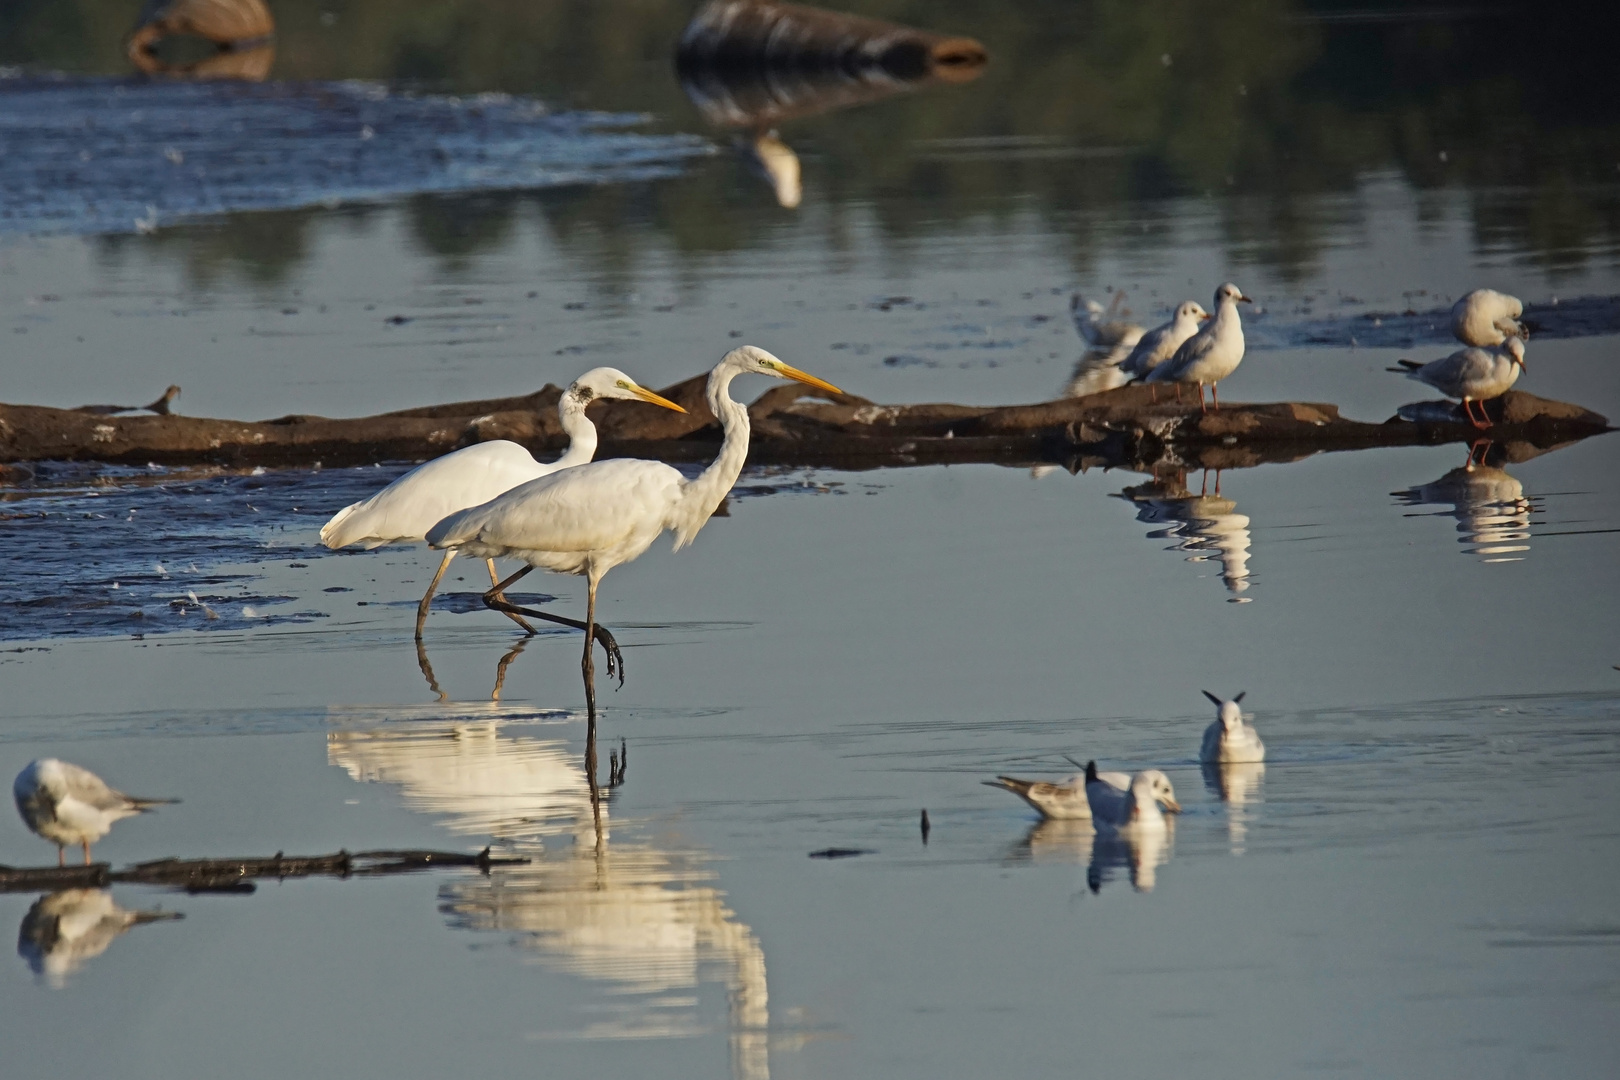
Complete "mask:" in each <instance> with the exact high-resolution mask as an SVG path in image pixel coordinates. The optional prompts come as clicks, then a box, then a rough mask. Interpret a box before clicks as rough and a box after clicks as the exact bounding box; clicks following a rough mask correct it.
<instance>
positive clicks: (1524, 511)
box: [1390, 444, 1535, 563]
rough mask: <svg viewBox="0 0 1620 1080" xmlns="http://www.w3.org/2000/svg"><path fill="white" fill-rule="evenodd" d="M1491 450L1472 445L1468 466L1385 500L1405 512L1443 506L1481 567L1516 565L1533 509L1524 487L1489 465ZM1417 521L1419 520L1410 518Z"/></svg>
mask: <svg viewBox="0 0 1620 1080" xmlns="http://www.w3.org/2000/svg"><path fill="white" fill-rule="evenodd" d="M1488 460H1491V456H1490V445H1489V444H1481V445H1476V446H1475V447H1474V448H1472V449H1471V450H1470V451H1469V455H1468V463H1467V464H1466V465H1463V466H1461V467H1459V468H1456V469H1452V470H1451V471H1450V472H1448V473H1446V474H1445V475H1444V476H1442V477H1440V478H1439V479H1438V480H1433V481H1431V482H1429V483H1427V484H1422V485H1420V486H1418V487H1415V488H1409V489H1407V490H1406V491H1395V492H1391V493H1390V494H1391V495H1392V496H1394V497H1395V498H1396V499H1399V500H1400V502H1401V504H1402V505H1404V506H1424V505H1433V506H1445V505H1448V504H1449V505H1450V506H1451V509H1450V510H1447V511H1441V513H1443V514H1447V515H1449V516H1451V517H1454V518H1456V519H1457V532H1458V533H1459V534H1461V535H1459V536H1458V538H1457V542H1458V543H1459V544H1463V545H1465V547H1464V552H1465V554H1469V555H1478V556H1479V557H1480V561H1481V562H1487V563H1501V562H1518V561H1520V560H1522V559H1524V558H1525V553H1526V552H1528V551H1529V550H1530V515H1531V513H1532V512H1533V511H1534V509H1535V506H1534V503H1533V502H1532V501H1531V500H1530V499H1528V498H1526V497H1525V494H1524V485H1523V484H1521V483H1519V481H1518V480H1516V479H1515V478H1514V477H1512V476H1510V475H1508V473H1507V472H1506V471H1505V470H1503V469H1501V468H1498V467H1496V466H1494V465H1489V464H1486V462H1487V461H1488ZM1412 516H1418V515H1412Z"/></svg>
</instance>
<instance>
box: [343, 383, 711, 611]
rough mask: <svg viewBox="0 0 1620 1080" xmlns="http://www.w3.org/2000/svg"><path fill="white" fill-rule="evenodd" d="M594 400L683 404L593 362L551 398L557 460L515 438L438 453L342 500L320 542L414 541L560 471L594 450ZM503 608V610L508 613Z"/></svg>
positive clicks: (493, 579)
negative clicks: (558, 426)
mask: <svg viewBox="0 0 1620 1080" xmlns="http://www.w3.org/2000/svg"><path fill="white" fill-rule="evenodd" d="M597 398H624V399H638V400H641V401H649V402H652V403H653V404H654V405H662V406H663V407H664V408H666V409H674V410H675V411H676V412H685V411H686V410H685V409H683V408H681V407H680V406H679V405H677V404H675V403H674V402H673V401H670V400H669V399H668V398H663V397H660V396H658V395H657V394H655V393H653V392H652V391H651V390H648V389H646V388H645V387H642V386H638V385H637V384H636V381H635V380H634V379H632V378H631V377H630V376H628V375H626V374H625V373H624V372H622V371H620V370H619V369H618V368H610V367H599V368H592V369H591V370H590V371H587V372H586V373H585V374H583V375H581V376H580V377H579V378H577V379H575V380H574V381H573V382H572V383H570V384H569V386H568V389H566V390H564V391H563V394H562V397H561V398H559V399H558V401H557V415H558V417H559V418H560V419H561V421H562V429H563V431H564V432H566V433H567V435H568V450H567V452H566V453H564V454H563V456H562V457H560V458H558V459H557V460H556V461H550V462H540V461H536V460H534V456H533V455H532V454H530V453H529V452H528V451H527V450H525V449H524V448H523V447H521V446H519V445H518V444H517V443H515V442H510V441H508V440H506V439H494V440H491V441H490V442H483V443H479V444H477V445H476V446H468V447H464V448H462V449H460V450H456V451H454V452H453V453H449V454H446V455H444V456H443V457H439V458H434V459H433V460H432V461H429V462H427V463H426V464H424V465H418V466H417V467H416V468H414V469H412V470H411V471H410V472H408V473H406V474H405V475H404V476H401V477H400V478H399V479H397V480H395V481H394V482H393V483H392V484H389V485H388V486H387V487H385V488H383V489H382V490H381V491H379V492H377V494H375V495H373V496H372V497H371V498H369V499H366V500H364V501H362V502H357V503H354V504H353V505H351V506H345V507H344V508H343V509H342V510H339V511H338V512H337V513H336V514H333V515H332V520H331V521H328V522H327V523H326V524H325V525H323V526H321V543H323V544H325V545H326V546H327V547H329V548H332V549H334V550H336V549H337V548H341V547H347V546H349V545H350V544H364V545H365V546H366V548H368V549H370V548H375V547H381V546H382V545H384V544H395V543H399V542H401V541H406V540H421V539H422V538H423V537H425V536H426V535H427V531H428V530H429V529H431V528H432V527H433V525H434V523H436V522H438V521H439V520H441V519H442V518H444V517H445V515H447V514H453V513H455V512H456V511H457V510H461V509H464V508H466V507H469V506H477V505H478V504H480V503H483V502H487V501H488V500H490V499H493V498H494V497H495V496H497V495H499V494H500V493H501V492H503V491H510V490H511V489H512V488H515V487H517V486H518V485H519V484H522V483H525V482H527V481H529V480H534V479H537V478H539V477H542V476H549V475H550V474H552V473H554V472H557V471H559V470H561V469H570V468H573V467H574V466H576V465H583V464H585V463H586V462H588V461H590V460H591V458H592V457H594V456H596V425H595V424H593V423H591V421H590V419H589V418H588V417H587V416H586V415H585V408H586V406H588V405H589V404H590V403H591V402H592V401H595V400H596V399H597ZM455 557H456V553H455V550H454V548H453V547H451V549H450V550H448V551H446V552H445V553H444V559H443V561H441V562H440V563H439V569H438V572H437V573H435V574H434V575H433V581H432V583H431V584H429V585H428V589H427V592H426V593H424V594H423V596H422V602H421V603H420V604H419V605H417V608H416V636H417V637H418V638H420V637H421V636H422V624H423V623H424V622H425V621H426V620H427V615H428V607H429V605H430V604H431V603H432V601H433V593H434V592H435V591H436V590H437V589H438V587H439V581H440V579H442V578H443V577H444V571H445V568H446V567H448V566H449V565H450V560H451V559H453V558H455ZM485 561H486V562H487V564H488V566H489V581H490V584H491V585H494V584H496V583H497V582H499V581H500V575H499V574H497V573H496V572H495V560H494V559H487V560H485ZM508 614H510V613H508ZM512 619H513V621H515V622H517V623H518V625H520V626H522V627H523V628H524V629H525V630H528V631H529V632H530V633H533V632H534V631H533V629H531V628H530V626H529V624H528V623H525V622H524V621H523V620H522V619H521V618H520V617H518V616H516V615H513V616H512Z"/></svg>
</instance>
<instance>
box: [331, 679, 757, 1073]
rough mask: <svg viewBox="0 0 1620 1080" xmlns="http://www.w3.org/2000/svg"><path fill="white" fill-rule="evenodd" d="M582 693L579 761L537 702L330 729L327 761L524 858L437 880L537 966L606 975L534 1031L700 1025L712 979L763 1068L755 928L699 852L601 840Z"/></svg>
mask: <svg viewBox="0 0 1620 1080" xmlns="http://www.w3.org/2000/svg"><path fill="white" fill-rule="evenodd" d="M509 658H510V654H509V656H508V658H507V659H506V662H510V659H509ZM593 690H594V688H593V687H592V686H591V685H590V684H589V683H587V684H586V691H587V693H586V700H587V712H586V714H585V715H584V717H583V718H584V719H586V721H587V732H586V753H585V755H584V761H583V767H582V761H581V755H580V754H579V752H578V747H577V745H575V746H573V747H571V746H570V745H569V743H568V742H567V741H565V740H563V739H561V738H553V737H547V736H545V735H543V734H537V733H534V732H533V731H532V727H533V726H534V724H535V714H534V713H533V712H532V711H531V712H528V713H525V712H522V711H520V710H517V709H515V708H513V707H510V706H499V705H495V704H482V705H475V706H453V708H454V709H456V710H462V709H466V710H469V711H468V713H467V715H464V716H460V717H457V718H455V719H448V720H445V719H437V720H421V721H406V722H403V723H401V722H395V723H389V724H383V725H379V726H375V727H372V728H369V729H367V730H340V731H333V732H331V733H329V734H328V741H327V756H328V760H329V761H330V762H331V763H332V764H334V765H337V766H340V767H341V768H343V769H344V770H345V771H347V772H348V774H349V775H350V776H351V777H353V778H354V779H355V780H356V781H359V782H362V783H385V784H390V785H393V786H395V787H397V788H398V789H399V790H400V793H401V796H402V798H403V799H404V802H405V804H406V805H407V806H409V807H410V808H411V809H413V810H416V811H418V812H421V813H426V814H431V815H433V816H435V817H436V818H438V819H439V820H440V821H441V822H442V823H443V825H444V826H445V827H446V828H447V829H449V830H450V831H451V832H454V833H457V834H459V835H466V836H477V837H480V838H489V839H493V840H495V841H498V842H500V843H502V844H503V845H505V846H506V847H507V848H508V849H509V850H510V851H511V852H513V853H515V854H522V855H526V856H529V857H530V859H531V861H530V862H529V863H527V864H524V865H519V866H504V867H497V868H494V869H492V870H491V871H490V873H488V874H487V875H483V876H477V877H468V878H465V879H462V880H459V881H457V882H455V883H453V884H449V885H446V886H445V887H444V888H443V890H442V891H441V893H440V901H441V903H440V907H441V910H442V911H443V912H444V913H445V914H446V916H447V918H448V920H449V922H450V924H451V925H452V926H454V927H457V928H460V929H466V930H475V931H496V932H499V933H500V934H502V935H503V936H504V937H505V938H506V939H507V940H509V941H511V942H513V943H514V944H515V945H516V946H517V947H518V948H520V949H522V950H523V951H524V952H525V953H528V954H529V955H531V956H532V957H533V959H534V960H535V961H536V962H538V963H539V964H540V965H541V966H543V967H546V968H548V969H550V970H553V971H558V972H564V973H568V974H570V975H576V976H580V977H582V978H585V979H589V980H592V981H593V982H597V983H600V984H602V988H603V991H604V996H606V997H607V998H608V1000H609V1001H610V1002H611V1004H610V1006H608V1007H607V1008H606V1011H600V1010H593V1019H592V1020H591V1021H590V1022H588V1023H586V1024H585V1025H584V1026H583V1027H580V1028H575V1029H568V1030H563V1031H554V1032H541V1033H540V1037H543V1038H552V1037H554V1038H585V1039H614V1038H654V1037H658V1038H665V1037H680V1036H693V1035H700V1034H705V1033H707V1031H708V1030H709V1026H708V1025H707V1024H705V1022H704V1021H703V1019H702V1017H701V1014H700V1011H699V1006H700V993H699V991H700V990H701V989H702V987H704V986H705V985H719V986H722V987H724V989H725V991H726V993H727V997H728V1002H729V1030H730V1043H731V1056H732V1068H733V1073H734V1075H735V1076H737V1077H744V1078H749V1080H755V1078H760V1080H763V1078H765V1077H768V1076H769V1075H770V1067H769V1065H770V1063H769V1044H768V1028H769V1020H770V1016H769V995H768V992H767V982H766V972H765V954H764V951H763V949H762V948H761V946H760V942H759V939H758V937H757V936H756V935H755V934H754V932H753V931H752V930H751V929H750V928H749V927H748V926H747V925H746V924H744V923H742V922H741V921H739V920H738V918H737V916H736V914H735V913H734V912H733V911H732V910H731V909H730V908H729V907H727V906H726V903H725V894H724V893H723V892H722V891H721V890H720V889H719V888H717V887H716V885H715V883H714V882H715V874H714V873H713V871H712V870H710V869H709V868H708V865H707V859H706V857H705V856H704V855H703V854H702V853H700V852H695V851H690V850H685V849H681V848H671V847H670V846H669V845H667V844H658V843H654V842H651V841H647V840H644V839H641V838H639V837H632V838H617V839H613V840H612V842H611V843H610V836H609V831H608V808H609V804H610V801H611V799H612V798H613V796H614V794H615V792H614V790H613V789H612V787H604V786H602V785H600V784H598V783H597V782H596V779H595V775H594V774H595V771H596V754H595V710H594V693H593ZM435 709H436V711H440V712H442V711H443V709H442V708H441V707H438V706H435ZM478 710H481V711H482V712H483V714H484V715H483V716H482V717H480V715H479V712H478ZM361 715H364V714H363V713H362V714H361ZM564 715H572V718H574V719H579V718H581V717H580V716H578V715H577V714H564ZM520 728H522V729H531V730H519V729H520ZM618 764H619V765H620V766H622V762H620V763H618ZM610 771H614V772H617V770H616V769H615V770H610ZM619 775H620V776H622V773H620V774H619ZM622 830H623V827H622V826H621V831H622Z"/></svg>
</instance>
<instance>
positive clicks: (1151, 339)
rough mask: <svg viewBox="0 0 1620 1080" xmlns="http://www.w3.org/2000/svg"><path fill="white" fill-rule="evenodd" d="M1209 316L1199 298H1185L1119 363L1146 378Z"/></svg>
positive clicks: (1122, 368) (1133, 375) (1132, 375)
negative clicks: (1164, 320) (1169, 315)
mask: <svg viewBox="0 0 1620 1080" xmlns="http://www.w3.org/2000/svg"><path fill="white" fill-rule="evenodd" d="M1208 318H1209V312H1207V311H1205V310H1204V305H1203V304H1200V303H1199V302H1198V301H1196V300H1184V301H1182V303H1181V305H1180V306H1179V307H1177V308H1176V313H1175V315H1174V316H1172V317H1171V319H1170V321H1169V322H1167V323H1165V324H1164V325H1163V326H1156V327H1154V328H1153V329H1152V330H1149V331H1148V332H1147V333H1145V334H1143V335H1142V340H1141V341H1138V342H1137V343H1136V347H1135V348H1134V349H1132V350H1131V354H1130V355H1129V356H1127V357H1126V358H1125V359H1124V361H1123V362H1122V363H1121V364H1120V365H1119V370H1120V371H1122V372H1124V373H1125V374H1126V375H1127V376H1129V377H1130V378H1132V379H1146V378H1147V377H1148V375H1149V374H1150V373H1151V372H1152V371H1153V370H1154V369H1156V368H1157V367H1158V366H1159V365H1160V364H1163V363H1164V362H1165V361H1166V360H1169V359H1170V358H1171V357H1173V356H1175V355H1176V351H1177V350H1178V349H1180V348H1181V346H1182V345H1183V344H1184V343H1186V341H1187V340H1188V339H1189V338H1191V337H1192V336H1193V335H1194V334H1196V333H1198V324H1199V323H1201V322H1203V321H1204V320H1205V319H1208ZM1157 393H1158V388H1157V387H1154V394H1155V397H1154V400H1155V401H1157V400H1158V397H1157Z"/></svg>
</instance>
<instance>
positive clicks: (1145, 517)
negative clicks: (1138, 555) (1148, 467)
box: [1118, 473, 1252, 604]
mask: <svg viewBox="0 0 1620 1080" xmlns="http://www.w3.org/2000/svg"><path fill="white" fill-rule="evenodd" d="M1205 490H1207V489H1200V492H1199V494H1197V495H1194V494H1193V493H1192V492H1191V491H1189V490H1188V489H1187V487H1186V479H1185V476H1184V475H1178V476H1176V477H1174V478H1172V479H1169V480H1158V479H1155V480H1152V481H1150V482H1148V483H1146V484H1139V485H1137V486H1136V487H1128V488H1126V489H1125V490H1124V491H1122V492H1120V493H1119V495H1118V497H1119V498H1122V499H1127V500H1129V501H1130V502H1133V503H1135V504H1136V520H1138V521H1145V522H1148V523H1149V524H1154V525H1163V526H1165V527H1164V528H1161V529H1154V530H1153V531H1151V532H1149V533H1148V534H1147V535H1148V539H1150V540H1173V541H1174V543H1173V544H1171V546H1170V548H1169V549H1168V550H1170V551H1181V552H1186V559H1187V561H1188V562H1193V563H1204V562H1211V561H1215V562H1219V563H1220V567H1221V583H1222V584H1223V585H1225V586H1226V591H1227V592H1229V593H1231V596H1229V597H1227V600H1228V602H1230V603H1234V604H1246V603H1248V602H1250V600H1251V599H1252V597H1248V596H1244V595H1243V594H1244V593H1245V592H1247V591H1248V588H1249V585H1250V581H1249V573H1250V572H1249V544H1250V536H1249V518H1248V516H1247V515H1246V514H1240V513H1238V512H1237V503H1236V502H1234V501H1233V500H1231V499H1228V498H1226V497H1224V496H1223V495H1222V494H1221V484H1220V474H1219V473H1217V474H1216V479H1215V494H1213V495H1209V494H1206V493H1205Z"/></svg>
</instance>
